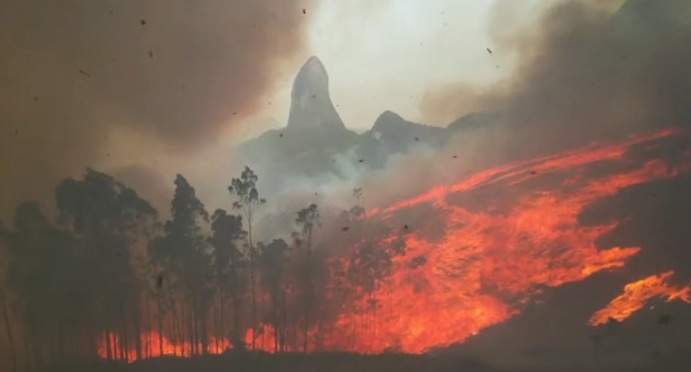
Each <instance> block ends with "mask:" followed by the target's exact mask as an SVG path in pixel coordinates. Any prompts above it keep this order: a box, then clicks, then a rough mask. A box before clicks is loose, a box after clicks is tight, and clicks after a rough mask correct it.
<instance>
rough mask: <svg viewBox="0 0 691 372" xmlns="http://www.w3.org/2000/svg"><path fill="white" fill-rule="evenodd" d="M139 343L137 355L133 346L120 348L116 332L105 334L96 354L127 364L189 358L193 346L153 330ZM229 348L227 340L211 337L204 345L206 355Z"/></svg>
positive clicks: (197, 346) (101, 338) (230, 344)
mask: <svg viewBox="0 0 691 372" xmlns="http://www.w3.org/2000/svg"><path fill="white" fill-rule="evenodd" d="M139 342H140V343H141V344H142V346H143V347H142V348H141V349H142V350H143V352H142V353H140V354H139V355H138V354H137V351H136V350H137V349H136V348H135V347H134V345H130V347H129V348H123V347H121V346H120V345H122V343H121V342H120V337H119V335H118V333H117V332H106V333H103V334H102V335H101V336H100V337H99V342H98V347H97V350H96V352H97V353H98V356H99V357H100V358H103V359H111V360H112V359H118V360H123V361H127V362H134V361H136V360H139V359H149V358H157V357H162V356H176V357H190V356H192V355H193V353H192V350H193V347H192V346H193V345H192V343H190V342H189V341H187V340H171V339H169V338H168V337H166V336H163V335H159V333H158V332H157V331H155V330H150V331H148V332H144V333H142V334H141V335H139ZM196 348H197V349H198V350H202V349H204V345H202V344H201V343H199V344H198V345H196ZM231 348H232V343H231V342H230V341H229V340H228V339H225V338H214V337H211V338H210V340H209V343H208V345H206V353H207V354H221V353H223V352H224V351H225V350H228V349H231Z"/></svg>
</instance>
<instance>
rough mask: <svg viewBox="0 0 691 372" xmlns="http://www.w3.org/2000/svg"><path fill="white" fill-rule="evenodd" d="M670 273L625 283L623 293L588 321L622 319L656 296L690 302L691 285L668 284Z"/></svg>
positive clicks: (672, 273) (668, 299)
mask: <svg viewBox="0 0 691 372" xmlns="http://www.w3.org/2000/svg"><path fill="white" fill-rule="evenodd" d="M672 275H674V271H668V272H666V273H662V274H659V275H651V276H649V277H647V278H644V279H641V280H638V281H635V282H633V283H629V284H627V285H626V286H625V287H624V293H622V294H621V295H619V296H617V297H616V298H614V299H613V300H612V301H611V302H610V303H609V304H607V306H605V307H604V308H603V309H601V310H598V311H597V312H596V313H595V314H593V316H592V317H591V318H590V321H589V322H588V323H589V324H590V325H592V326H599V325H603V324H607V322H609V321H610V320H611V319H614V320H617V321H622V320H624V319H626V318H628V317H629V316H631V314H633V313H635V312H636V311H638V310H640V309H641V308H643V306H645V304H646V302H648V301H649V300H651V299H653V298H656V297H660V298H663V299H664V300H665V301H667V302H671V301H674V300H679V301H684V302H686V303H691V287H689V286H686V287H676V286H673V285H671V284H669V283H668V281H669V278H670V277H671V276H672Z"/></svg>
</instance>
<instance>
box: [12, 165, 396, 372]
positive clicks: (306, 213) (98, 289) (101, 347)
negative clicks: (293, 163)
mask: <svg viewBox="0 0 691 372" xmlns="http://www.w3.org/2000/svg"><path fill="white" fill-rule="evenodd" d="M258 183H259V177H258V176H257V175H256V174H255V173H254V172H253V171H252V170H251V169H250V168H248V167H246V168H245V169H244V171H242V173H241V174H240V175H239V176H238V178H233V179H232V181H231V182H230V184H229V186H228V192H229V194H228V197H229V198H232V200H233V203H232V206H233V208H232V210H231V211H227V210H223V209H216V210H215V211H213V212H210V211H208V210H207V209H206V208H205V206H204V204H203V202H202V201H201V200H199V198H198V197H197V195H196V193H195V189H194V187H193V186H192V185H190V183H189V182H188V181H187V180H186V179H185V177H183V176H182V175H178V176H177V177H176V178H175V192H174V196H173V198H172V201H171V202H170V212H169V216H170V217H169V218H168V219H167V220H165V221H162V218H161V213H159V211H157V210H155V209H154V208H153V207H152V206H151V204H150V203H149V202H147V201H146V200H144V199H142V198H141V197H140V196H139V195H138V194H137V193H136V191H134V190H133V189H131V188H128V187H127V186H125V185H123V184H122V183H120V182H118V181H117V180H115V179H114V178H113V177H111V176H109V175H107V174H104V173H100V172H98V171H95V170H93V169H87V171H86V173H85V175H84V176H83V178H82V179H65V180H63V181H62V182H61V183H60V184H59V185H58V186H57V187H56V188H55V206H56V217H55V219H52V218H51V217H50V216H48V215H47V213H46V212H45V211H44V210H43V209H42V208H41V206H40V205H39V204H38V203H36V202H32V201H27V202H24V203H21V204H20V205H18V206H17V208H16V211H15V215H14V221H13V224H12V225H11V226H10V225H5V224H4V225H2V229H1V230H0V231H1V235H0V236H1V240H0V242H1V244H2V249H3V254H4V255H5V256H6V257H7V258H8V259H6V260H3V263H4V265H3V267H2V299H1V300H2V311H3V323H4V324H3V327H2V328H3V329H4V330H5V332H6V334H5V337H6V338H7V340H8V344H9V347H10V354H11V358H12V364H13V365H14V368H15V370H17V369H22V370H31V369H37V368H41V367H44V366H49V365H57V364H64V363H67V362H69V361H71V360H93V359H96V358H100V359H105V360H111V361H126V362H132V361H135V360H140V359H148V358H152V357H159V356H186V357H191V356H200V355H207V354H220V353H223V352H225V351H228V350H236V351H242V350H249V351H255V350H257V351H259V350H261V351H264V352H271V353H274V352H286V351H301V352H309V351H317V350H321V349H323V348H324V347H325V346H324V345H325V343H326V342H327V341H326V340H324V338H323V337H322V336H323V334H324V332H322V331H321V330H320V327H321V326H322V324H326V323H325V321H326V320H327V319H325V318H326V317H328V316H329V315H327V314H333V313H335V310H337V308H338V307H339V306H343V304H344V303H345V299H346V298H348V297H349V296H353V295H355V294H356V292H357V293H363V292H367V291H368V290H371V289H372V288H373V286H374V285H376V281H377V277H378V276H379V275H380V273H383V272H386V267H387V265H390V262H391V257H392V255H394V254H396V252H391V251H390V250H386V249H384V250H373V249H372V248H371V246H370V245H368V244H363V245H362V247H361V248H359V249H356V250H354V251H352V254H350V255H349V256H348V257H342V258H339V259H335V258H334V257H331V258H330V257H328V255H327V254H326V253H324V252H323V251H322V250H318V249H315V236H316V235H317V234H318V232H319V228H320V225H321V222H320V211H319V207H318V205H316V204H310V205H306V206H305V208H303V209H300V210H297V211H295V215H294V216H295V218H294V223H293V225H294V226H293V227H294V229H293V230H294V231H293V233H292V234H291V235H290V238H289V239H284V238H280V237H275V238H274V237H269V238H268V239H264V240H259V239H257V237H256V236H254V234H253V225H254V224H256V221H255V220H256V213H257V211H258V210H260V209H261V208H262V206H263V205H264V204H265V203H266V199H265V198H264V196H263V195H260V194H259V192H258ZM361 196H362V190H361V189H355V190H354V191H353V197H354V204H355V205H354V206H353V207H352V208H351V209H350V210H347V211H343V213H342V216H341V218H343V219H346V220H348V221H349V224H353V225H355V224H357V223H358V221H359V220H361V219H362V218H363V215H364V214H365V213H366V211H365V209H364V208H363V207H362V206H361V205H359V203H358V201H359V200H360V199H361ZM343 229H344V230H345V229H347V228H346V227H344V228H343ZM262 238H264V237H262ZM326 277H329V279H330V280H325V278H326ZM326 283H328V284H326ZM368 301H369V305H371V309H365V310H364V311H365V312H367V313H369V312H370V311H373V309H374V308H376V299H374V298H369V299H368ZM366 318H367V314H364V318H363V319H366ZM324 327H326V325H324ZM367 328H368V324H367V323H366V322H364V323H363V324H362V331H363V332H367Z"/></svg>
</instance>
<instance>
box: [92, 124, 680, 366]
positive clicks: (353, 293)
mask: <svg viewBox="0 0 691 372" xmlns="http://www.w3.org/2000/svg"><path fill="white" fill-rule="evenodd" d="M680 135H684V133H682V132H680V131H678V130H663V131H659V132H655V133H648V134H642V135H638V136H634V137H631V138H629V139H626V140H623V141H620V142H617V143H599V144H594V145H591V146H587V147H583V148H580V149H576V150H571V151H566V152H562V153H558V154H554V155H550V156H545V157H540V158H536V159H531V160H525V161H517V162H514V163H509V164H505V165H501V166H497V167H493V168H490V169H487V170H484V171H480V172H477V173H475V174H472V175H470V176H468V177H465V178H464V179H462V180H460V181H459V182H458V183H455V184H451V185H444V186H438V187H435V188H433V189H431V190H430V191H429V192H426V193H423V194H421V195H418V196H414V197H411V198H409V199H405V200H401V201H398V202H396V203H394V204H393V205H391V206H389V207H384V208H380V209H371V210H370V211H369V212H368V213H367V215H366V217H365V218H362V219H360V222H359V223H365V222H366V223H370V224H372V223H377V224H381V225H384V226H387V227H388V229H385V230H384V231H385V232H384V233H381V232H380V233H374V234H372V235H373V236H372V237H368V236H363V237H362V239H361V241H360V243H358V244H355V245H354V246H352V247H350V248H349V249H347V250H346V252H341V253H340V254H339V255H336V256H333V257H330V258H329V259H328V261H329V264H328V267H329V270H330V271H329V272H328V273H327V277H328V280H327V284H326V285H324V290H323V291H324V294H323V298H322V301H323V302H324V303H325V304H324V305H322V306H315V307H314V308H315V309H317V308H318V309H321V310H320V311H324V312H326V311H328V312H329V313H330V314H329V315H325V316H321V315H319V314H317V313H316V310H315V313H314V314H313V315H312V316H313V317H314V319H315V321H314V322H313V323H311V324H310V325H309V330H305V331H304V335H303V331H300V330H299V329H300V328H301V327H304V324H303V323H301V322H304V320H302V319H301V316H300V314H293V315H292V316H293V317H294V318H297V319H296V320H295V321H296V324H294V325H293V326H294V328H295V329H293V330H290V331H285V330H284V331H279V332H276V330H275V329H274V325H273V324H267V323H262V325H261V326H258V327H257V328H256V329H257V330H256V333H255V332H254V331H253V329H252V328H251V327H250V328H248V329H246V331H245V337H244V345H243V347H251V346H249V345H252V344H254V348H255V349H258V350H265V351H268V352H274V351H290V350H293V351H300V350H310V351H319V350H323V351H329V350H332V351H355V352H361V353H381V352H385V351H401V352H407V353H423V352H426V351H429V350H432V349H435V348H440V347H445V346H449V345H452V344H457V343H462V342H464V341H465V340H467V339H468V338H470V337H473V336H474V335H476V334H478V333H480V332H482V331H483V329H485V328H487V327H490V326H492V325H495V324H498V323H501V322H505V321H507V320H509V319H511V318H512V317H513V316H515V315H516V314H518V313H520V312H521V309H522V307H523V306H524V305H525V304H527V303H529V302H531V301H535V300H538V299H539V298H540V295H541V293H542V292H543V291H544V289H545V288H554V287H559V286H561V285H563V284H566V283H572V282H577V281H582V280H585V279H587V278H588V277H590V276H592V275H594V274H596V273H600V272H603V271H609V270H619V269H622V268H624V267H625V266H626V264H627V262H628V261H629V260H630V259H631V257H633V256H635V255H637V254H638V253H639V252H640V250H641V249H642V248H641V247H637V246H612V247H598V245H597V243H596V241H597V239H598V238H599V237H601V236H603V235H604V234H606V233H608V232H609V231H612V229H614V228H615V227H616V226H617V225H618V224H619V223H620V221H617V220H612V221H609V222H608V223H605V224H600V225H591V226H585V225H583V224H581V222H580V221H579V214H580V213H581V212H582V210H583V209H584V208H585V207H587V206H588V205H590V204H591V203H593V202H595V201H597V200H599V199H602V198H605V197H608V196H611V195H614V194H616V193H617V192H619V191H621V190H622V189H624V188H627V187H631V186H634V185H638V184H643V183H647V182H651V181H654V180H662V179H671V178H674V177H677V176H678V175H680V174H682V173H685V172H687V171H689V169H690V166H691V161H690V160H691V158H690V155H691V154H689V152H688V151H687V152H686V153H685V155H684V156H683V159H682V160H681V161H676V162H673V163H672V162H668V161H666V160H665V159H663V158H656V157H654V156H653V157H650V156H644V157H641V156H638V157H634V156H629V155H630V152H632V149H634V148H644V149H645V148H650V147H654V146H655V143H658V142H661V141H667V140H670V139H673V138H675V137H676V136H680ZM417 209H422V211H421V212H419V213H420V214H417V216H418V217H417V219H416V220H415V221H414V224H413V223H412V222H409V220H407V219H408V218H410V215H411V213H412V212H413V211H415V210H417ZM416 213H418V212H416ZM401 226H404V227H401ZM364 257H379V261H377V258H374V259H370V260H369V261H367V262H370V264H371V265H372V267H371V268H370V269H368V268H367V267H364V268H363V267H356V266H358V265H360V266H363V265H364V262H365V261H366V260H365V258H364ZM377 262H379V264H377ZM377 265H378V266H377ZM375 267H376V268H377V269H378V270H375ZM381 268H384V269H381ZM670 269H673V268H670ZM347 272H351V273H357V275H354V274H353V275H345V274H343V273H347ZM672 275H673V272H672V271H669V272H665V273H660V274H657V273H656V274H653V275H651V276H649V277H647V278H644V279H641V280H640V281H637V282H634V283H631V284H629V285H627V286H626V287H625V288H624V293H623V294H622V295H621V296H619V297H617V298H615V299H613V300H612V302H611V303H609V304H608V305H607V306H606V307H604V308H603V309H602V310H600V311H598V312H596V313H595V314H593V316H592V318H591V319H590V320H588V319H584V320H583V322H584V323H589V324H590V325H591V326H599V325H602V324H605V323H606V322H607V321H609V320H610V319H615V320H617V321H625V320H626V318H627V317H629V316H630V315H632V314H633V313H635V312H636V311H638V310H640V309H641V308H642V307H643V306H645V304H646V302H647V301H648V300H651V299H653V298H656V297H661V298H663V299H665V300H666V301H674V300H680V301H685V302H689V300H690V299H689V290H690V289H689V287H684V286H683V285H682V286H676V285H673V284H670V281H671V279H672ZM368 276H370V277H368ZM363 278H368V280H363ZM289 292H290V289H288V288H286V292H282V293H289ZM268 298H269V297H268V295H264V296H259V300H260V302H270V300H269V299H268ZM327 304H328V305H327ZM276 324H279V325H280V327H283V328H290V327H291V325H290V324H287V323H286V322H278V323H276ZM301 324H303V325H301ZM282 332H287V333H286V334H287V336H285V337H288V338H292V339H293V340H294V341H293V342H292V343H291V342H285V341H280V340H279V339H280V337H281V336H280V335H281V334H282ZM253 335H256V337H253ZM108 337H110V338H111V340H110V341H108ZM140 337H141V341H140V342H141V343H143V344H144V345H145V347H143V350H145V352H144V353H140V354H139V355H138V354H137V353H136V352H135V350H134V346H130V348H129V349H127V350H120V349H118V346H114V345H122V343H120V342H118V341H117V340H118V335H117V333H104V334H103V335H102V337H101V338H100V339H99V345H98V353H99V355H100V356H101V357H103V358H116V359H118V358H121V359H126V360H129V361H133V360H136V359H137V358H149V357H155V356H159V355H161V354H163V355H176V356H190V355H193V354H196V353H199V352H204V353H211V354H217V353H221V352H224V351H226V350H229V349H232V348H233V346H232V342H231V341H229V339H228V338H227V337H222V338H209V340H208V341H207V342H206V343H205V344H204V345H202V344H201V343H200V344H198V345H196V346H194V345H191V344H190V343H189V342H188V341H175V339H174V338H171V336H169V335H162V336H161V335H159V334H158V333H157V331H149V332H147V333H145V334H143V335H141V336H140ZM305 337H307V338H309V346H307V342H305V341H304V338H305ZM161 342H162V345H161V344H160V343H161ZM106 343H107V344H108V345H110V348H111V350H110V351H108V346H107V345H106ZM303 343H304V346H305V349H302V347H303V345H302V344H303ZM130 345H132V343H131V342H130ZM281 345H282V346H281ZM200 350H204V351H200ZM118 356H120V357H118Z"/></svg>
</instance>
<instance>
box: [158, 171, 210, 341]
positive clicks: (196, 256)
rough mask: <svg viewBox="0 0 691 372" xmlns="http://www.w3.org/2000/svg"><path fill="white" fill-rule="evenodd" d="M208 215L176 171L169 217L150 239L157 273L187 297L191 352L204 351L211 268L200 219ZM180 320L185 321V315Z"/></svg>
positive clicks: (189, 186) (187, 183)
mask: <svg viewBox="0 0 691 372" xmlns="http://www.w3.org/2000/svg"><path fill="white" fill-rule="evenodd" d="M208 219H209V216H208V213H207V212H206V210H205V209H204V204H202V202H201V201H200V200H199V199H198V198H197V196H196V192H195V190H194V188H193V187H192V186H191V185H190V184H189V182H187V180H186V179H185V178H184V177H183V176H181V175H177V177H176V178H175V194H174V196H173V200H172V203H171V218H170V219H169V220H168V221H166V223H165V225H164V227H163V230H164V235H163V236H162V237H160V238H157V239H155V240H154V241H153V243H152V249H153V259H154V262H156V263H157V264H158V265H160V267H161V268H162V269H163V273H162V274H160V275H164V276H165V278H166V280H167V281H168V282H169V283H175V284H173V285H177V286H178V288H179V289H180V290H181V293H180V295H181V296H182V300H184V301H189V304H190V313H189V315H190V316H189V319H188V322H187V327H186V328H187V329H188V332H189V333H188V335H189V340H190V345H191V349H192V350H191V352H192V353H193V354H200V353H205V352H206V351H207V341H208V337H207V334H206V331H207V321H206V320H207V312H208V308H209V303H210V298H211V293H212V288H211V274H212V270H211V254H210V250H209V249H208V245H207V241H206V238H205V237H204V235H203V233H202V228H201V226H200V223H202V222H208ZM180 310H182V311H184V309H180ZM181 315H182V314H181ZM181 323H183V324H185V323H186V322H185V320H184V318H183V320H182V321H181ZM200 344H201V350H200Z"/></svg>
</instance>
